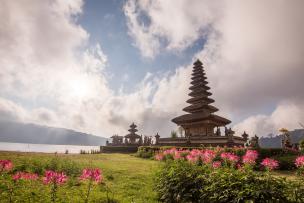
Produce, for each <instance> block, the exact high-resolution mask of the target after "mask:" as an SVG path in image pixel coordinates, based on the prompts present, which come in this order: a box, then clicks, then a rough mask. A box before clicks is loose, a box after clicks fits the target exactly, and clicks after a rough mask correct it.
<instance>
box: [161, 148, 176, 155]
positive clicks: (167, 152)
mask: <svg viewBox="0 0 304 203" xmlns="http://www.w3.org/2000/svg"><path fill="white" fill-rule="evenodd" d="M176 151H177V150H176V149H175V148H172V149H167V150H165V151H164V152H163V153H164V155H167V154H171V155H172V156H173V155H174V154H175V152H176Z"/></svg>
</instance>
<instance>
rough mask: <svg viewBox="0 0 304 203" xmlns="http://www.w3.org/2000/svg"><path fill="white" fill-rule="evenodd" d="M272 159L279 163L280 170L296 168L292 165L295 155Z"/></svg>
mask: <svg viewBox="0 0 304 203" xmlns="http://www.w3.org/2000/svg"><path fill="white" fill-rule="evenodd" d="M273 158H274V159H276V160H278V161H279V163H280V165H279V169H280V170H294V169H295V168H296V166H295V164H294V163H295V160H296V158H297V156H296V155H282V156H274V157H273Z"/></svg>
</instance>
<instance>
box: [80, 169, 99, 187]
mask: <svg viewBox="0 0 304 203" xmlns="http://www.w3.org/2000/svg"><path fill="white" fill-rule="evenodd" d="M101 173H102V171H101V170H100V169H99V168H95V169H88V168H87V169H83V170H82V175H81V176H80V179H81V180H92V181H94V182H96V183H100V182H101V181H102V176H101Z"/></svg>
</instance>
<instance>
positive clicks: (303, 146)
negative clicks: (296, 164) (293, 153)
mask: <svg viewBox="0 0 304 203" xmlns="http://www.w3.org/2000/svg"><path fill="white" fill-rule="evenodd" d="M299 147H300V150H301V151H304V139H303V140H301V141H300V143H299Z"/></svg>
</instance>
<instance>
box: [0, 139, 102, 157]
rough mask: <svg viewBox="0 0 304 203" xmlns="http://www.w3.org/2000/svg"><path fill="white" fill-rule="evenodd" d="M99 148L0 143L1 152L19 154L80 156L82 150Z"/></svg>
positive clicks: (96, 148) (96, 147) (97, 148)
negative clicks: (42, 153)
mask: <svg viewBox="0 0 304 203" xmlns="http://www.w3.org/2000/svg"><path fill="white" fill-rule="evenodd" d="M99 148H100V147H99V146H76V145H48V144H25V143H10V142H0V151H19V152H44V153H55V152H57V153H65V151H66V150H68V151H69V153H73V154H79V153H80V150H85V151H90V150H92V149H93V150H99Z"/></svg>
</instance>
